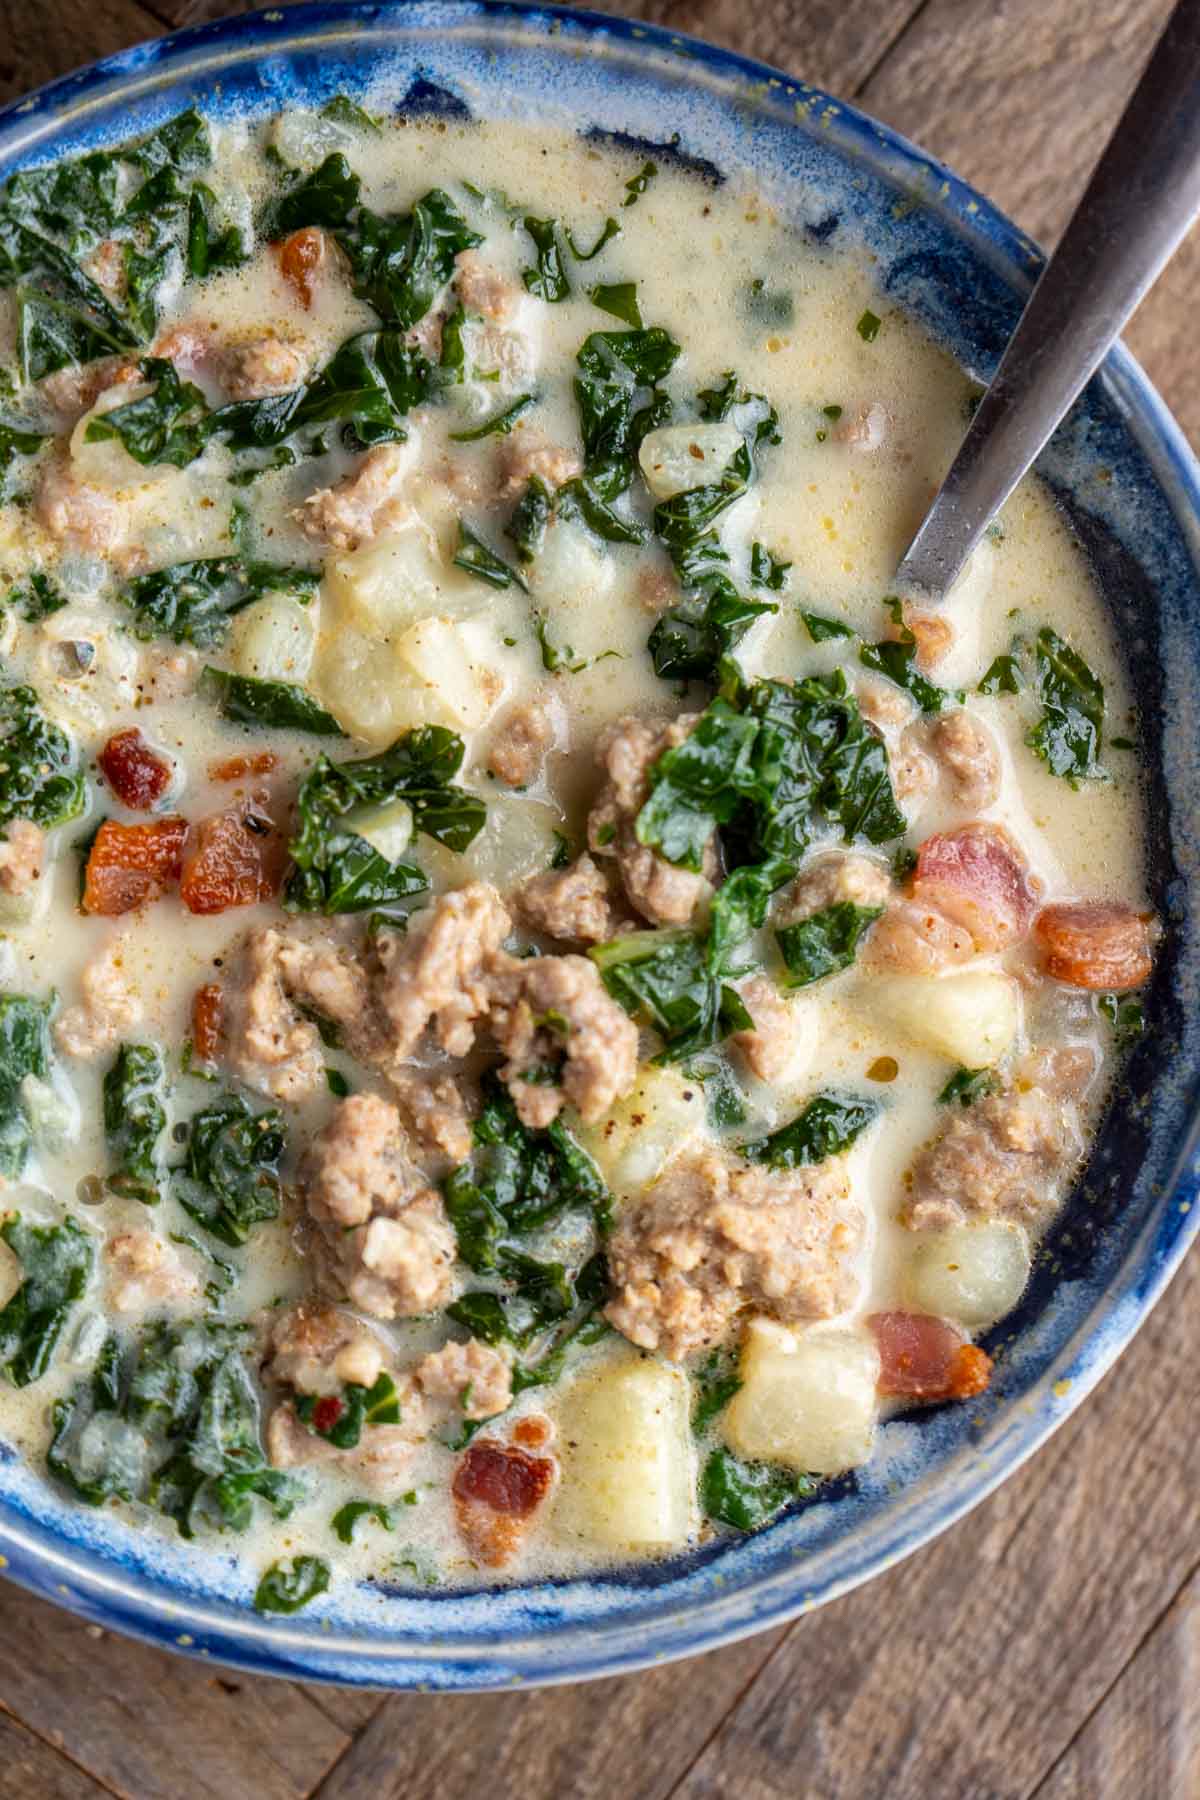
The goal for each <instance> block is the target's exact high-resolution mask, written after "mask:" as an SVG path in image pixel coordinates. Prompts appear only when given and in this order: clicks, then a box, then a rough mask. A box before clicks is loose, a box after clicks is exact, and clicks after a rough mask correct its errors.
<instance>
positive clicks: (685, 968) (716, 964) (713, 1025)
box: [589, 930, 753, 1063]
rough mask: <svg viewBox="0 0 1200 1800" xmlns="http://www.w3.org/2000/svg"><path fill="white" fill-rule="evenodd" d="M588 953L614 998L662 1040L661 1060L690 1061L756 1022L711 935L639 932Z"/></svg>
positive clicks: (613, 940) (598, 946)
mask: <svg viewBox="0 0 1200 1800" xmlns="http://www.w3.org/2000/svg"><path fill="white" fill-rule="evenodd" d="M589 954H590V955H591V957H592V960H593V961H594V962H595V964H596V966H597V968H598V969H599V970H600V973H601V975H602V976H603V978H604V985H605V987H606V988H607V989H608V991H609V993H610V994H611V995H612V997H613V999H614V1000H618V1001H620V1003H621V1005H622V1006H623V1007H624V1008H625V1010H626V1012H628V1013H630V1014H632V1015H633V1017H634V1018H640V1019H644V1020H645V1021H646V1023H647V1024H649V1025H652V1026H653V1027H654V1029H655V1030H656V1031H657V1032H658V1033H659V1034H660V1036H661V1037H662V1039H663V1042H664V1048H663V1050H662V1051H661V1052H660V1054H659V1055H658V1057H657V1058H656V1059H655V1060H656V1061H657V1062H660V1063H673V1062H683V1061H686V1059H687V1058H688V1057H690V1056H694V1055H695V1054H696V1052H697V1051H700V1050H706V1049H708V1048H709V1046H710V1045H712V1044H715V1043H717V1042H718V1041H719V1040H720V1039H721V1038H723V1037H727V1036H728V1035H729V1033H730V1032H731V1031H744V1030H747V1029H749V1027H750V1026H751V1025H752V1023H753V1021H752V1020H751V1018H750V1015H749V1014H748V1013H747V1011H746V1008H745V1006H744V1005H743V1003H742V1001H741V999H740V998H739V996H738V994H737V992H736V990H735V989H734V988H732V987H730V986H729V985H728V982H727V979H726V976H727V974H728V973H729V971H727V970H726V969H725V968H724V967H723V966H722V961H721V958H720V957H719V956H718V955H716V954H714V946H713V938H712V936H711V934H710V935H709V936H707V937H705V936H701V935H700V934H698V933H696V932H691V931H686V930H658V931H634V932H630V933H629V935H628V936H627V937H619V938H612V939H610V941H609V942H608V943H606V944H597V945H595V946H594V947H593V948H592V950H591V951H590V953H589Z"/></svg>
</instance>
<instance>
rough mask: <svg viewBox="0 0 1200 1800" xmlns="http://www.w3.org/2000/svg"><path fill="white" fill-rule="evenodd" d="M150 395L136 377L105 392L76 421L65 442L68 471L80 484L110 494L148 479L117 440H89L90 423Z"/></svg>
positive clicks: (141, 467) (112, 438) (149, 387)
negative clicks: (67, 454)
mask: <svg viewBox="0 0 1200 1800" xmlns="http://www.w3.org/2000/svg"><path fill="white" fill-rule="evenodd" d="M150 392H151V384H150V383H149V382H147V381H143V380H142V379H141V377H140V376H138V377H137V378H136V379H134V380H133V381H123V382H121V384H120V385H119V386H117V387H110V388H106V389H105V390H104V392H103V393H102V394H101V395H100V397H99V398H98V399H97V401H96V403H95V405H94V406H92V407H90V408H89V409H88V411H87V412H85V413H84V414H83V416H82V418H80V419H77V420H76V422H75V425H74V427H73V429H72V431H71V436H70V439H69V440H68V451H69V454H70V458H71V467H72V468H73V469H74V470H75V471H76V473H77V474H78V476H79V479H80V480H81V481H86V482H88V483H90V485H91V486H93V487H102V488H107V489H109V490H110V491H111V492H115V491H117V490H118V489H124V488H129V487H134V486H138V485H140V483H142V482H143V481H146V480H148V479H151V477H150V475H149V474H148V471H147V469H146V468H145V467H143V465H142V464H141V463H139V462H137V461H136V460H135V459H134V458H133V457H132V456H130V454H129V452H128V450H126V448H125V446H124V444H123V443H122V442H121V440H120V438H119V437H115V436H114V437H106V438H89V436H88V431H89V429H90V427H91V425H92V422H93V421H94V420H96V419H100V418H103V416H104V414H105V413H108V412H112V411H114V410H115V408H116V407H118V406H126V405H128V403H129V402H130V401H131V400H140V399H141V398H142V397H143V396H144V395H146V394H148V393H150Z"/></svg>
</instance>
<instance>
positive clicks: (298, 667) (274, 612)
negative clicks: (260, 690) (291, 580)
mask: <svg viewBox="0 0 1200 1800" xmlns="http://www.w3.org/2000/svg"><path fill="white" fill-rule="evenodd" d="M314 611H315V609H314V607H313V606H311V605H309V606H301V604H300V602H299V601H298V600H295V599H293V598H291V597H290V596H289V595H287V594H265V595H264V596H263V598H262V599H261V600H256V601H255V602H254V605H253V606H248V607H246V609H245V611H244V612H240V613H238V614H236V615H235V617H234V620H233V629H232V630H231V632H230V634H229V648H230V652H231V654H232V657H233V664H234V667H235V669H236V670H237V672H238V674H239V675H252V676H254V677H255V678H256V679H257V680H259V681H290V682H295V683H299V684H300V685H303V684H304V682H305V681H307V679H308V674H309V670H310V669H311V668H312V661H313V654H314V652H315V650H316V644H317V621H316V618H315V616H314Z"/></svg>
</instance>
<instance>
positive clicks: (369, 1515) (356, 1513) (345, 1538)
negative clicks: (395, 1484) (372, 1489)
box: [329, 1500, 396, 1544]
mask: <svg viewBox="0 0 1200 1800" xmlns="http://www.w3.org/2000/svg"><path fill="white" fill-rule="evenodd" d="M360 1519H374V1520H375V1522H376V1524H378V1525H382V1526H383V1529H384V1530H385V1531H392V1530H394V1529H395V1524H396V1521H395V1519H394V1518H393V1517H392V1509H391V1507H390V1506H385V1505H384V1504H383V1502H382V1500H347V1502H346V1504H345V1506H339V1507H338V1510H337V1511H336V1512H335V1513H334V1515H333V1518H332V1519H331V1520H330V1521H329V1523H330V1524H331V1525H332V1527H333V1530H334V1534H335V1536H336V1537H338V1538H339V1539H340V1540H341V1542H342V1543H343V1544H350V1543H353V1541H354V1527H355V1526H356V1525H357V1524H358V1521H359V1520H360Z"/></svg>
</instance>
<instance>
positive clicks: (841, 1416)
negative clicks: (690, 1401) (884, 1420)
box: [721, 1319, 879, 1475]
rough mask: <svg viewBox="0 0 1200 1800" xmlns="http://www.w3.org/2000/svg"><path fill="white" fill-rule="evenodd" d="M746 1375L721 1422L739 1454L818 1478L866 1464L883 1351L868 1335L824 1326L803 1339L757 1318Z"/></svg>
mask: <svg viewBox="0 0 1200 1800" xmlns="http://www.w3.org/2000/svg"><path fill="white" fill-rule="evenodd" d="M739 1373H740V1374H741V1377H742V1386H741V1388H740V1389H739V1390H738V1392H737V1393H736V1394H735V1395H734V1397H733V1399H732V1400H731V1401H730V1403H729V1405H728V1406H727V1407H726V1409H725V1412H724V1415H723V1417H722V1420H721V1431H722V1434H723V1435H724V1438H725V1441H726V1443H727V1444H728V1445H729V1447H730V1449H731V1450H733V1451H735V1452H736V1453H737V1455H738V1456H744V1457H747V1458H748V1459H749V1460H750V1461H752V1462H769V1463H782V1464H783V1465H784V1466H785V1467H786V1468H789V1469H796V1470H798V1471H799V1472H800V1473H802V1474H810V1475H838V1474H840V1473H841V1472H842V1470H844V1469H853V1468H855V1467H857V1465H858V1464H859V1463H863V1462H866V1460H867V1458H868V1457H869V1456H870V1454H871V1444H872V1440H873V1438H874V1433H875V1384H876V1382H877V1380H878V1377H879V1352H878V1351H877V1350H876V1348H875V1345H874V1343H873V1342H872V1340H871V1339H870V1338H869V1337H867V1336H866V1335H865V1334H864V1333H861V1332H857V1331H843V1330H830V1329H828V1328H825V1327H817V1328H816V1329H814V1330H811V1331H806V1332H803V1333H801V1334H797V1333H795V1332H792V1331H788V1330H786V1329H785V1327H784V1326H782V1325H777V1324H775V1322H774V1321H773V1320H770V1319H752V1320H751V1322H750V1325H749V1327H748V1328H747V1331H746V1340H745V1343H744V1345H743V1347H742V1357H741V1365H740V1369H739Z"/></svg>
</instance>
